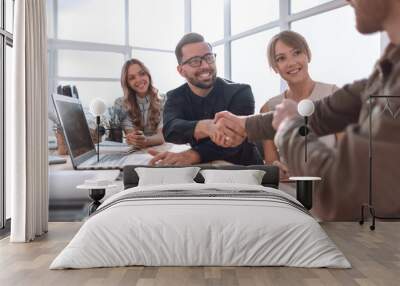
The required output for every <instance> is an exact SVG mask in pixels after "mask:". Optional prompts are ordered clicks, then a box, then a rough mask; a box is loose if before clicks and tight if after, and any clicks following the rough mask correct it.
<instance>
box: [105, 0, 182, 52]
mask: <svg viewBox="0 0 400 286" xmlns="http://www.w3.org/2000/svg"><path fill="white" fill-rule="evenodd" d="M107 1H108V0H107ZM110 2H114V1H110ZM130 4H131V5H130V11H129V20H130V22H129V23H130V24H129V27H130V45H132V46H139V47H145V48H157V49H168V50H174V49H175V46H176V44H177V43H178V41H179V40H180V38H181V37H182V35H183V33H184V2H183V0H168V1H165V0H131V2H130Z"/></svg>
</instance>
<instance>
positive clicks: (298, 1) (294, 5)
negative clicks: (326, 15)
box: [290, 0, 332, 14]
mask: <svg viewBox="0 0 400 286" xmlns="http://www.w3.org/2000/svg"><path fill="white" fill-rule="evenodd" d="M330 1H332V0H307V1H304V0H291V1H290V12H291V13H292V14H294V13H298V12H301V11H304V10H307V9H310V8H313V7H315V6H318V5H321V4H324V3H327V2H330Z"/></svg>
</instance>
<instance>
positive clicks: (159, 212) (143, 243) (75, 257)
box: [50, 184, 350, 269]
mask: <svg viewBox="0 0 400 286" xmlns="http://www.w3.org/2000/svg"><path fill="white" fill-rule="evenodd" d="M205 189H216V190H218V191H224V190H225V191H232V190H235V191H239V190H241V191H246V190H248V191H250V190H263V191H265V192H268V193H269V194H275V195H276V194H278V195H280V196H283V197H286V198H288V199H290V200H291V201H293V202H296V203H298V202H297V201H296V200H295V199H294V198H292V197H290V196H289V195H286V194H285V193H283V192H281V191H279V190H276V189H273V188H266V187H262V186H254V185H232V184H181V185H165V186H151V187H136V188H132V189H129V190H126V191H123V192H120V193H118V194H116V195H114V196H112V197H110V198H109V199H108V200H106V201H105V202H104V203H103V204H102V205H101V206H100V208H99V209H101V208H102V207H103V208H104V209H103V211H100V212H99V213H97V214H95V215H94V216H92V217H90V218H89V219H88V220H87V221H86V222H85V223H84V225H83V226H82V227H81V229H80V230H79V232H78V233H77V234H76V235H75V237H74V238H73V239H72V241H71V242H70V243H69V244H68V246H67V247H65V249H64V250H63V251H62V252H61V253H60V254H59V255H58V256H57V257H56V259H55V260H54V261H53V262H52V264H51V265H50V269H63V268H91V267H113V266H127V265H145V266H189V265H190V266H193V265H199V266H200V265H204V266H205V265H214V266H241V265H247V266H295V267H333V268H349V267H350V263H349V262H348V261H347V259H346V258H345V257H344V255H343V254H342V252H341V251H340V250H338V248H337V247H336V246H335V244H334V243H333V242H332V241H331V240H330V239H329V237H328V236H327V235H326V233H325V232H324V230H323V229H322V228H321V227H320V225H319V224H318V223H317V221H315V219H314V218H312V217H311V216H310V215H308V214H307V213H305V212H303V211H301V210H299V209H298V208H295V207H293V206H291V205H289V204H285V203H282V202H278V201H274V200H271V201H268V200H264V199H259V198H235V197H226V198H213V197H201V198H198V197H193V198H191V197H184V198H151V199H139V200H128V201H122V202H119V203H116V204H111V205H109V207H104V206H107V204H109V203H112V202H113V201H115V200H117V199H118V198H120V197H122V196H126V195H128V194H129V193H131V192H146V191H160V192H162V191H168V190H192V191H196V190H198V191H199V192H200V191H205ZM134 194H137V193H134Z"/></svg>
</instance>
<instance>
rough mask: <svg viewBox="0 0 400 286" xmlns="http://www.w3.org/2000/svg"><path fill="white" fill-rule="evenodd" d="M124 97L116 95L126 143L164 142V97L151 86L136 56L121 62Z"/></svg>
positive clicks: (143, 146)
mask: <svg viewBox="0 0 400 286" xmlns="http://www.w3.org/2000/svg"><path fill="white" fill-rule="evenodd" d="M121 86H122V90H123V92H124V96H123V97H120V98H117V100H116V101H115V103H114V106H115V108H116V109H117V110H118V109H120V120H121V126H122V128H123V129H124V131H125V133H126V141H127V143H128V144H131V145H133V146H135V147H136V148H138V149H142V148H146V147H149V146H154V145H160V144H163V143H164V137H163V135H162V125H163V114H162V112H163V107H164V103H165V98H166V96H165V95H164V94H160V93H159V92H158V90H157V89H156V88H155V87H154V86H153V82H152V78H151V75H150V71H149V69H148V68H147V67H146V66H145V65H144V64H143V63H142V62H141V61H139V60H138V59H130V60H128V61H127V62H125V64H124V66H123V67H122V72H121Z"/></svg>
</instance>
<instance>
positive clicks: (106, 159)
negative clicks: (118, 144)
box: [99, 153, 126, 164]
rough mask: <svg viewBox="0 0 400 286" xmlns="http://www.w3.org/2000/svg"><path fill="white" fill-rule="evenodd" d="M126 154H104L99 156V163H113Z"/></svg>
mask: <svg viewBox="0 0 400 286" xmlns="http://www.w3.org/2000/svg"><path fill="white" fill-rule="evenodd" d="M125 156H126V154H124V153H118V154H105V155H103V156H102V157H101V158H100V161H99V162H100V163H109V164H113V163H115V164H116V163H118V162H120V161H121V159H122V158H123V157H125Z"/></svg>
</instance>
